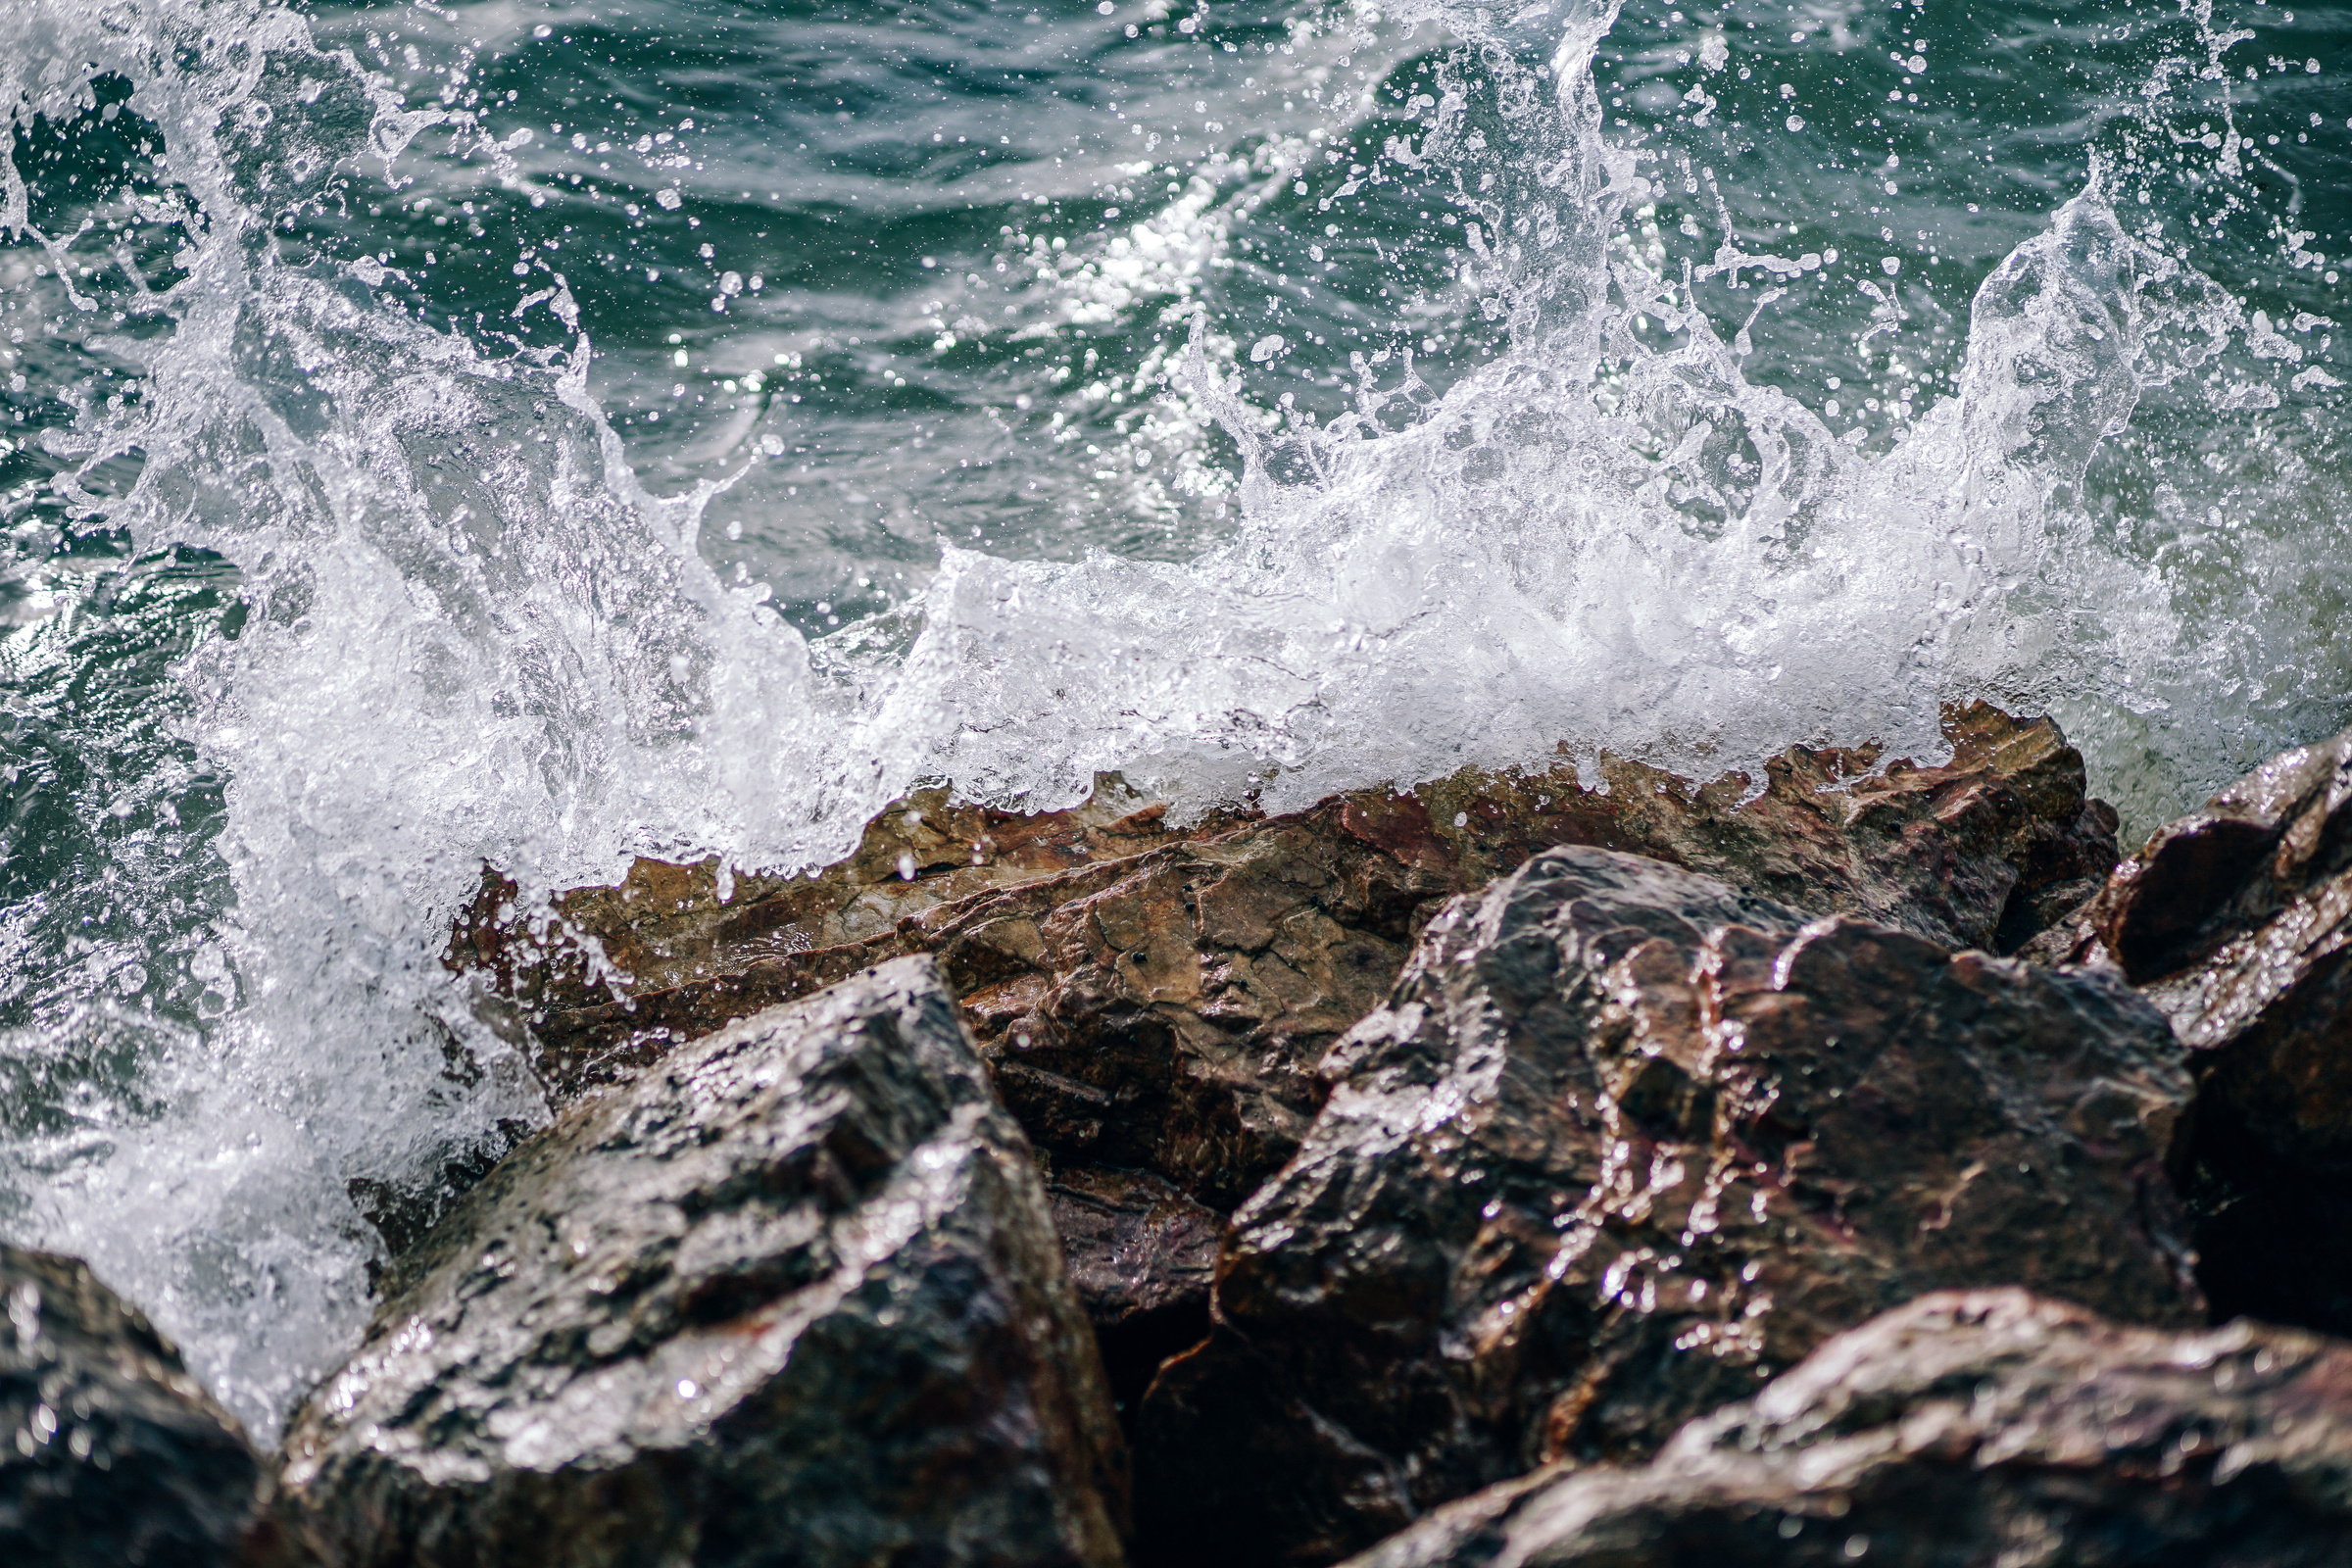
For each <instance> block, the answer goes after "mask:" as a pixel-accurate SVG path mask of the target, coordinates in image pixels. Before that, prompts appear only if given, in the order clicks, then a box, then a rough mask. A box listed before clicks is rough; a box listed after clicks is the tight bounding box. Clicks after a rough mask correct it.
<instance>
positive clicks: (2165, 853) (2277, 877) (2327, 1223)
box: [2036, 732, 2352, 1333]
mask: <svg viewBox="0 0 2352 1568" xmlns="http://www.w3.org/2000/svg"><path fill="white" fill-rule="evenodd" d="M2036 953H2037V954H2038V955H2039V956H2044V957H2048V958H2054V959H2057V960H2059V961H2061V962H2071V963H2077V964H2086V965H2091V966H2113V967H2115V968H2119V969H2121V970H2122V972H2123V973H2124V974H2125V975H2127V976H2128V977H2129V978H2131V980H2132V982H2133V983H2134V984H2136V985H2138V986H2139V987H2140V989H2141V992H2142V994H2143V995H2145V996H2146V997H2147V998H2148V1000H2149V1001H2150V1002H2152V1003H2154V1004H2155V1005H2157V1006H2158V1007H2159V1008H2161V1009H2162V1010H2163V1011H2164V1012H2165V1013H2167V1014H2168V1015H2169V1016H2170V1017H2171V1018H2172V1020H2173V1022H2174V1025H2175V1027H2176V1028H2177V1029H2178V1030H2179V1031H2180V1038H2181V1039H2182V1041H2184V1042H2185V1043H2186V1044H2187V1045H2188V1047H2189V1049H2190V1052H2191V1054H2192V1059H2193V1061H2194V1064H2195V1069H2196V1072H2197V1075H2198V1079H2199V1090H2198V1098H2197V1113H2196V1118H2195V1125H2196V1136H2195V1141H2194V1145H2193V1148H2192V1151H2191V1156H2190V1174H2189V1177H2188V1181H2187V1197H2188V1201H2189V1204H2190V1207H2191V1209H2192V1211H2193V1212H2194V1214H2195V1215H2196V1225H2195V1230H2194V1237H2195V1242H2196V1247H2197V1250H2198V1251H2199V1253H2200V1254H2201V1258H2202V1262H2201V1264H2200V1267H2199V1275H2200V1277H2201V1278H2202V1280H2203V1281H2204V1283H2205V1288H2206V1290H2207V1292H2208V1293H2209V1294H2210V1295H2211V1297H2212V1299H2213V1302H2214V1306H2215V1309H2216V1310H2217V1311H2219V1312H2222V1313H2224V1314H2228V1313H2234V1312H2248V1313H2252V1314H2254V1315H2256V1316H2260V1317H2264V1318H2268V1319H2271V1320H2272V1321H2276V1322H2286V1323H2296V1324H2301V1325H2304V1326H2306V1327H2312V1328H2319V1329H2324V1330H2327V1331H2328V1332H2331V1333H2352V1202H2347V1201H2345V1199H2344V1197H2343V1196H2342V1195H2343V1194H2344V1193H2346V1192H2347V1191H2352V732H2347V733H2346V734H2344V735H2339V736H2337V737H2336V738H2335V739H2333V740H2331V741H2328V742H2326V743H2324V744H2322V745H2318V746H2308V747H2301V748H2298V749H2296V750H2294V751H2290V752H2286V753H2283V754H2281V755H2280V756H2278V757H2276V758H2274V759H2272V760H2270V761H2269V762H2266V763H2265V764H2264V765H2263V766H2262V767H2260V768H2258V769H2256V770H2255V771H2254V772H2253V773H2251V774H2249V775H2247V777H2245V778H2244V779H2241V780H2240V781H2238V782H2237V783H2236V784H2233V785H2231V786H2230V787H2229V789H2227V790H2225V791H2223V792H2222V793H2221V794H2220V795H2217V796H2215V797H2214V798H2213V799H2212V800H2211V801H2209V802H2207V803H2206V805H2205V807H2204V809H2202V810H2199V811H2197V812H2195V813H2193V814H2191V815H2189V816H2186V817H2183V818H2182V819H2181V820H2180V821H2178V822H2174V823H2171V824H2168V825H2167V826H2165V827H2163V828H2160V829H2158V830H2157V832H2156V833H2155V835H2154V836H2153V837H2151V838H2150V839H2149V841H2148V843H2147V846H2146V848H2144V849H2142V850H2141V851H2140V853H2139V854H2138V855H2136V856H2134V857H2132V858H2131V859H2130V860H2128V861H2126V862H2124V863H2123V864H2122V865H2120V866H2118V867H2117V868H2116V872H2115V874H2114V876H2113V877H2112V878H2111V879H2110V880H2109V882H2108V883H2107V885H2106V886H2105V887H2104V888H2103V889H2102V890H2101V892H2100V893H2099V895H2098V897H2097V898H2096V899H2095V900H2093V901H2092V903H2091V904H2090V905H2089V906H2087V907H2085V908H2084V909H2083V911H2082V914H2081V915H2080V916H2079V917H2077V918H2076V919H2074V920H2073V921H2071V922H2069V923H2068V925H2067V926H2066V927H2065V928H2064V929H2062V930H2060V931H2057V932H2053V933H2051V934H2050V936H2048V937H2047V938H2045V939H2043V940H2042V941H2041V942H2039V943H2038V944H2037V945H2036Z"/></svg>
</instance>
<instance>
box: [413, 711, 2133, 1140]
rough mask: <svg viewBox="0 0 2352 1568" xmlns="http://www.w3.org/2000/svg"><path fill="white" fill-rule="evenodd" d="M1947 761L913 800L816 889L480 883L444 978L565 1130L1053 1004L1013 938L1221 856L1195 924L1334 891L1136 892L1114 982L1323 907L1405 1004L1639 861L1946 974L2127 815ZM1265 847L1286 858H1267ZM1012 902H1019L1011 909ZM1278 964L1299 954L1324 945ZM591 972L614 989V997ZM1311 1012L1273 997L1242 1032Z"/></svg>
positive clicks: (2096, 862)
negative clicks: (1536, 911)
mask: <svg viewBox="0 0 2352 1568" xmlns="http://www.w3.org/2000/svg"><path fill="white" fill-rule="evenodd" d="M1945 733H1947V738H1950V741H1952V760H1950V761H1947V764H1945V766H1931V768H1922V766H1912V764H1907V761H1900V760H1898V761H1888V764H1887V766H1884V771H1880V773H1872V771H1870V768H1872V766H1877V764H1880V761H1882V757H1880V755H1877V753H1875V750H1809V748H1792V750H1789V753H1788V755H1783V757H1778V760H1774V761H1771V764H1766V768H1764V773H1766V778H1764V788H1762V790H1759V792H1752V790H1750V778H1747V776H1745V773H1734V776H1729V778H1722V780H1717V783H1712V785H1703V788H1700V785H1691V783H1689V780H1682V778H1675V776H1670V773H1660V771H1656V768H1646V766H1642V764H1635V761H1623V760H1604V764H1601V773H1604V776H1601V780H1599V783H1597V788H1588V785H1583V783H1581V780H1578V776H1576V768H1574V766H1569V764H1559V766H1554V768H1550V771H1536V773H1522V771H1510V773H1487V771H1480V768H1465V771H1463V773H1456V776H1453V778H1446V780H1440V783H1430V785H1421V788H1416V790H1409V792H1395V790H1359V792H1352V795H1343V797H1334V800H1329V802H1324V804H1319V807H1315V809H1312V811H1303V813H1296V815H1284V818H1272V820H1268V818H1256V815H1251V813H1211V815H1209V818H1204V820H1200V823H1193V825H1188V827H1186V830H1183V832H1178V830H1171V827H1169V825H1166V815H1164V804H1157V802H1146V800H1143V797H1141V795H1136V792H1134V790H1131V788H1127V783H1124V780H1119V778H1117V776H1103V778H1101V780H1099V788H1096V795H1094V797H1092V800H1089V802H1087V804H1084V807H1077V809H1072V811H1047V813H1035V815H1016V813H1006V811H995V809H983V807H969V804H966V807H957V804H951V800H948V797H946V792H943V790H924V792H917V795H915V797H910V800H907V802H901V804H896V807H892V809H887V811H882V813H880V815H877V818H875V820H872V823H870V825H868V827H865V837H863V842H860V847H858V851H857V854H854V856H849V858H847V860H842V862H837V865H833V867H825V870H823V872H813V874H809V877H760V874H746V872H734V874H727V877H719V867H717V865H715V862H701V865H665V862H659V860H637V862H635V865H633V867H630V872H628V877H623V882H621V886H616V889H576V891H571V894H563V896H560V898H555V903H553V912H543V914H536V917H531V914H529V912H524V909H517V907H515V886H513V884H511V882H506V879H504V877H501V874H499V872H494V870H484V886H482V896H480V898H477V901H475V903H472V906H470V907H468V909H466V912H464V914H461V917H459V924H457V933H454V938H452V945H449V955H447V961H449V964H452V968H461V971H470V973H475V976H480V978H482V983H484V987H487V992H484V995H487V997H489V999H494V1002H499V1004H504V1006H511V1008H519V1018H517V1022H519V1025H524V1027H529V1030H531V1032H534V1034H536V1060H539V1067H541V1074H543V1079H546V1084H548V1089H551V1093H553V1098H555V1101H560V1103H566V1101H571V1098H576V1096H578V1093H581V1091H583V1089H593V1086H598V1084H607V1081H613V1079H621V1077H625V1074H628V1072H633V1069H635V1067H640V1065H642V1062H647V1060H654V1057H657V1055H661V1051H665V1049H668V1046H672V1044H675V1042H680V1039H692V1037H696V1034H704V1032H708V1030H712V1027H717V1025H722V1022H729V1020H734V1018H746V1015H751V1013H755V1010H760V1008H762V1006H774V1004H776V1002H790V999H795V997H802V995H809V992H811V990H818V987H823V985H830V983H833V980H837V978H840V976H845V973H857V971H858V968H863V966H865V964H870V961H875V956H880V955H896V953H939V950H946V948H948V945H951V943H953V945H957V948H959V953H943V956H946V959H948V964H951V976H953V978H955V980H957V985H959V987H962V985H964V980H966V978H969V980H976V983H983V985H986V983H995V980H1005V978H1011V976H1021V973H1030V976H1042V978H1047V980H1052V978H1056V976H1058V971H1056V968H1054V964H1058V961H1072V959H1087V961H1099V959H1096V955H1094V953H1092V950H1077V948H1060V950H1054V953H1047V950H1045V948H1042V945H1040V943H1037V941H1035V938H1033V933H1030V931H1028V929H1025V926H1023V924H1021V921H1025V924H1028V926H1035V924H1037V921H1040V919H1045V917H1049V914H1052V912H1054V909H1058V907H1060V906H1065V903H1072V901H1077V898H1089V896H1096V894H1103V891H1107V889H1110V886H1112V884H1119V882H1127V879H1129V877H1131V874H1134V872H1151V870H1154V867H1157V865H1164V862H1166V860H1171V858H1181V856H1178V854H1176V851H1188V854H1190V851H1204V849H1206V847H1211V844H1218V847H1228V849H1223V851H1218V854H1211V856H1206V860H1204V858H1201V856H1200V854H1193V858H1190V865H1195V867H1198V874H1188V877H1178V879H1176V882H1181V884H1183V889H1181V891H1183V894H1186V896H1188V894H1198V891H1201V886H1204V882H1213V879H1221V877H1223V874H1225V867H1228V865H1233V862H1242V860H1251V862H1260V865H1263V860H1265V858H1268V856H1275V858H1282V856H1296V854H1300V849H1305V851H1307V854H1310V856H1312V858H1315V860H1317V862H1319V865H1317V867H1315V870H1312V872H1307V874H1305V877H1307V879H1305V882H1296V884H1292V886H1265V882H1263V877H1258V879H1256V886H1247V889H1242V886H1235V889H1228V891H1225V894H1223V896H1216V894H1211V903H1216V901H1218V898H1223V901H1225V903H1228V906H1237V903H1247V906H1251V907H1249V909H1247V914H1242V919H1245V924H1240V926H1235V924H1230V921H1228V924H1223V926H1216V924H1198V921H1195V929H1193V931H1166V929H1164V926H1154V924H1151V921H1152V919H1159V917H1174V914H1176V912H1190V914H1198V909H1190V906H1183V901H1181V898H1178V903H1166V901H1164V898H1157V896H1154V894H1157V891H1159V889H1164V886H1166V879H1157V882H1152V879H1146V882H1131V884H1129V886H1127V889H1124V894H1122V896H1119V898H1124V901H1129V903H1136V906H1139V907H1141V914H1143V919H1146V924H1143V926H1134V929H1129V926H1131V924H1134V921H1129V926H1122V924H1119V921H1117V919H1112V924H1110V926H1101V931H1099V936H1101V938H1103V941H1105V943H1110V945H1112V948H1115V950H1117V953H1119V955H1122V956H1124V961H1129V964H1139V961H1146V959H1148V955H1146V953H1143V945H1146V943H1143V936H1151V938H1154V941H1157V945H1159V948H1166V943H1169V938H1178V941H1188V943H1190V945H1193V948H1195V950H1198V953H1201V955H1204V959H1201V964H1204V968H1216V966H1218V964H1221V961H1230V959H1228V956H1221V955H1233V953H1242V955H1256V953H1263V950H1265V948H1268V945H1272V938H1275V936H1277V931H1275V926H1277V924H1280V921H1282V919H1284V917H1292V914H1299V912H1303V909H1310V907H1312V909H1317V912H1324V914H1329V917H1334V921H1336V924H1339V926H1343V931H1348V933H1350V936H1352V933H1354V931H1364V933H1371V936H1376V938H1381V943H1386V945H1388V948H1390V953H1388V955H1386V956H1383V955H1376V953H1374V955H1359V959H1371V961H1376V964H1378V966H1381V968H1386V971H1388V978H1393V976H1395V968H1397V964H1401V948H1399V943H1404V941H1409V938H1411V933H1413V929H1418V926H1416V917H1425V914H1428V912H1430V909H1433V907H1435V903H1437V901H1442V898H1446V896H1451V894H1460V891H1468V889H1477V886H1484V884H1487V882H1489V879H1492V877H1495V874H1500V872H1507V870H1512V867H1517V865H1519V862H1522V860H1527V856H1531V854H1536V851H1539V849H1547V847H1552V844H1593V847H1601V849H1625V851H1633V854H1644V856H1651V858H1658V860H1668V862H1672V865H1684V867H1691V870H1700V872H1710V874H1717V877H1724V879H1729V882H1734V884H1739V886H1742V889H1750V891H1757V894H1764V896H1769V898H1778V901H1783V903H1788V906H1792V907H1797V909H1804V912H1809V914H1830V912H1848V914H1865V917H1870V919H1877V921H1882V924H1891V926H1898V929H1903V931H1915V933H1919V936H1927V938H1931V941H1938V943H1947V945H1954V948H1964V945H1978V948H1989V945H1999V948H2001V950H2009V948H2013V945H2018V943H2023V941H2028V938H2030V936H2034V933H2036V931H2041V926H2044V924H2048V919H2051V917H2053V914H2056V912H2060V909H2063V906H2065V901H2068V896H2072V894H2075V891H2077V889H2088V886H2091V882H2086V879H2095V877H2105V874H2107V870H2110V867H2112V865H2115V811H2112V809H2107V807H2105V802H2093V800H2086V795H2083V768H2082V755H2080V753H2075V748H2070V745H2068V743H2065V738H2063V736H2060V733H2058V726H2056V724H2051V721H2048V719H2013V717H2009V714H2004V712H1999V710H1994V708H1987V706H1983V703H1978V706H1974V708H1966V710H1957V712H1952V714H1947V721H1945ZM1268 835H1272V837H1275V839H1277V844H1272V847H1270V849H1256V842H1258V839H1263V837H1268ZM1305 842H1312V844H1305ZM1154 854H1157V856H1162V858H1159V860H1152V856H1154ZM907 872H912V874H907ZM1319 877H1336V879H1339V884H1341V886H1339V889H1329V886H1327V884H1324V882H1317V879H1319ZM1348 884H1352V886H1348ZM1023 886H1025V889H1030V896H1028V898H1018V901H1011V903H1006V901H1005V894H1006V891H1009V889H1023ZM1119 898H1115V901H1112V903H1119ZM983 906H990V907H995V909H1000V914H998V917H995V919H1006V917H1011V919H1013V924H1005V926H998V929H995V931H993V933H983V931H981V926H986V924H993V921H986V919H983V921H971V919H957V917H955V914H953V912H955V909H978V907H983ZM1350 921H1357V924H1352V926H1350ZM1310 924H1312V921H1310ZM1280 936H1287V938H1289V941H1292V943H1294V945H1296V943H1300V941H1312V938H1315V936H1327V933H1319V931H1310V933H1300V931H1296V929H1292V931H1282V933H1280ZM1122 938H1124V941H1127V945H1124V948H1119V943H1122ZM1237 941H1240V945H1237ZM1339 941H1346V938H1339ZM1322 945H1324V948H1331V945H1336V943H1331V941H1327V943H1322ZM590 953H600V955H605V959H607V961H610V964H607V966H605V968H602V971H600V968H598V966H595V964H593V961H590ZM1307 961H1315V959H1307ZM959 966H962V968H966V971H969V973H959ZM1386 983H1388V980H1386V978H1383V980H1381V985H1376V987H1374V990H1381V987H1386ZM1162 990H1164V987H1162ZM1260 990H1263V987H1260ZM1211 995H1213V992H1211ZM1204 999H1206V997H1204ZM1157 1002H1159V1004H1166V1002H1178V999H1171V997H1159V999H1157ZM1322 1002H1327V997H1322V995H1315V997H1300V999H1294V997H1292V995H1287V992H1284V987H1280V985H1277V987H1275V990H1272V995H1268V997H1260V999H1258V1002H1256V1004H1253V1008H1256V1010H1260V1013H1263V1008H1265V1006H1268V1004H1272V1006H1275V1008H1277V1010H1300V1008H1315V1006H1317V1004H1322Z"/></svg>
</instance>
